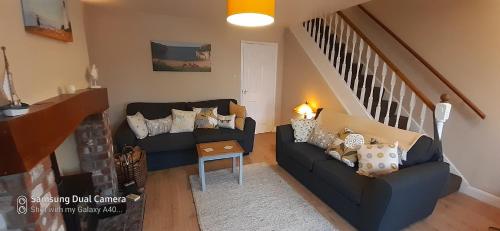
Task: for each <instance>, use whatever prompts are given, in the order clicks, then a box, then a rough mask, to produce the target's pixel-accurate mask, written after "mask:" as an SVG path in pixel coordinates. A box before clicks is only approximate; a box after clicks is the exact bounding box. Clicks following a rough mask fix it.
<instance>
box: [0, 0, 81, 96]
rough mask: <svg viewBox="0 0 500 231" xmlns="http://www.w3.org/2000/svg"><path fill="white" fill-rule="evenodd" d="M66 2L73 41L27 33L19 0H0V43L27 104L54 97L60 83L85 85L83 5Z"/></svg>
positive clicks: (0, 72)
mask: <svg viewBox="0 0 500 231" xmlns="http://www.w3.org/2000/svg"><path fill="white" fill-rule="evenodd" d="M68 3H69V4H68V9H69V10H68V14H69V15H70V19H71V24H72V27H73V37H74V42H72V43H64V42H60V41H57V40H53V39H49V38H45V37H41V36H38V35H33V34H29V33H26V32H25V31H24V25H23V16H22V10H21V1H0V19H1V20H0V46H6V47H7V54H8V58H9V61H10V66H11V71H12V73H13V75H14V80H15V85H16V90H17V92H18V94H19V96H20V97H21V99H22V100H23V101H25V102H27V103H35V102H38V101H41V100H44V99H47V98H50V97H53V96H56V95H58V88H59V87H61V86H62V87H64V86H66V85H69V84H73V85H75V86H76V87H77V88H84V87H86V86H87V82H86V79H85V76H86V68H87V66H88V62H89V57H88V53H87V43H86V37H85V31H84V25H83V18H82V4H81V3H80V1H79V0H72V1H68ZM0 60H1V64H0V69H1V70H0V74H1V77H0V78H2V79H3V76H4V73H3V70H4V62H3V58H2V59H0ZM3 100H5V99H3Z"/></svg>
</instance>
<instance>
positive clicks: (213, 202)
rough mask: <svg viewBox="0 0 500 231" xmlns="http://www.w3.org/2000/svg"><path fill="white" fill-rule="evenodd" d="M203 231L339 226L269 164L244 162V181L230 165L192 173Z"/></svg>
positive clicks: (323, 229)
mask: <svg viewBox="0 0 500 231" xmlns="http://www.w3.org/2000/svg"><path fill="white" fill-rule="evenodd" d="M189 180H190V182H191V190H192V192H193V197H194V202H195V205H196V211H197V213H198V223H199V224H200V229H201V230H202V231H233V230H234V231H236V230H238V231H242V230H290V231H292V230H297V231H299V230H300V231H303V230H313V231H326V230H337V229H336V228H335V227H334V226H333V225H332V224H330V222H329V221H328V220H326V218H324V217H323V216H322V215H321V214H319V212H318V211H316V209H315V208H314V207H312V206H311V205H310V204H309V203H308V202H307V201H306V200H304V199H303V198H302V197H301V196H300V195H299V194H298V193H297V192H295V191H294V189H293V188H292V187H291V186H290V185H288V184H287V183H286V182H285V180H283V179H282V178H281V176H279V175H278V174H277V173H276V172H275V171H274V170H273V169H272V168H271V167H270V166H269V165H267V164H265V163H259V164H251V165H245V166H244V169H243V185H239V184H238V174H237V173H234V174H233V173H231V171H230V169H222V170H217V171H212V172H207V173H206V178H205V180H206V190H205V191H204V192H201V191H200V190H201V186H200V180H199V177H198V175H192V176H190V177H189Z"/></svg>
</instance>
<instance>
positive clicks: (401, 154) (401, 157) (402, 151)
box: [370, 138, 408, 165]
mask: <svg viewBox="0 0 500 231" xmlns="http://www.w3.org/2000/svg"><path fill="white" fill-rule="evenodd" d="M381 143H382V142H380V141H379V140H378V139H377V138H371V139H370V144H381ZM407 155H408V151H406V149H404V148H403V147H401V146H398V160H399V165H403V161H406V158H407Z"/></svg>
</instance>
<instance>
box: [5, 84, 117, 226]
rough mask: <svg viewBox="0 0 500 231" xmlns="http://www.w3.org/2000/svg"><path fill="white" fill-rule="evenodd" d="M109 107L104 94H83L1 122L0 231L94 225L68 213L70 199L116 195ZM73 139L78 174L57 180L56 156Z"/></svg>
mask: <svg viewBox="0 0 500 231" xmlns="http://www.w3.org/2000/svg"><path fill="white" fill-rule="evenodd" d="M108 107H109V106H108V98H107V90H106V89H86V90H80V91H78V92H76V93H75V94H71V95H60V96H57V97H54V98H51V99H48V100H45V101H42V102H39V103H37V104H34V105H32V107H31V108H30V111H29V113H28V114H26V115H23V116H19V117H9V118H7V117H1V116H0V148H1V150H2V152H1V153H2V154H1V155H2V161H0V230H17V229H19V230H54V231H56V230H57V231H63V230H80V229H76V228H75V227H76V226H78V227H82V229H81V230H86V229H90V228H89V227H91V226H92V225H93V224H94V223H95V219H91V218H89V217H86V216H85V214H82V213H80V214H78V213H70V212H68V211H69V209H68V207H71V206H73V207H74V205H75V204H72V203H73V201H69V200H71V197H69V196H73V195H77V196H80V197H82V198H83V197H84V196H87V195H88V196H93V195H100V196H102V197H113V196H117V195H118V182H117V179H116V170H115V167H114V162H113V142H112V138H111V130H110V125H109V118H108V112H107V109H108ZM71 134H75V139H76V143H77V153H78V157H79V160H80V169H81V172H82V173H81V174H76V175H72V176H61V174H60V172H59V168H58V166H57V165H58V163H57V160H56V158H55V154H54V151H55V149H56V148H57V147H58V146H59V145H60V144H62V143H63V141H64V139H65V138H66V137H68V136H70V135H71ZM62 196H64V197H62ZM68 198H69V199H68ZM66 199H67V200H66ZM92 203H93V202H89V203H86V202H80V201H78V202H77V205H78V206H92ZM70 205H71V206H70ZM65 209H66V210H65ZM63 214H64V216H63ZM68 214H73V215H74V216H68Z"/></svg>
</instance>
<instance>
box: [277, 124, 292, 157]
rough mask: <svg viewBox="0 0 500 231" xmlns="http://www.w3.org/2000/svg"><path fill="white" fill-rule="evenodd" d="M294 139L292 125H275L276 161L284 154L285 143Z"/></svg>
mask: <svg viewBox="0 0 500 231" xmlns="http://www.w3.org/2000/svg"><path fill="white" fill-rule="evenodd" d="M294 140H295V138H294V136H293V128H292V125H290V124H286V125H281V126H278V127H276V161H278V163H279V162H280V161H281V159H282V158H283V157H284V156H285V152H284V148H285V145H287V144H290V143H293V142H294Z"/></svg>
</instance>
